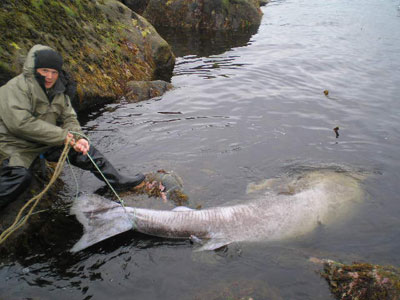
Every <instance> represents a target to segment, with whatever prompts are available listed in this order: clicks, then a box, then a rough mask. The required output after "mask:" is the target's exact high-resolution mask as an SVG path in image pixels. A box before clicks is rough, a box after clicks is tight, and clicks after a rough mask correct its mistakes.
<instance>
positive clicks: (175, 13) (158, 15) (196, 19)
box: [143, 0, 262, 30]
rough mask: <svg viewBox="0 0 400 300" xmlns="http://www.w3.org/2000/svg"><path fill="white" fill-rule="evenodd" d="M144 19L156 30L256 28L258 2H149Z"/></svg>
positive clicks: (160, 0) (258, 12)
mask: <svg viewBox="0 0 400 300" xmlns="http://www.w3.org/2000/svg"><path fill="white" fill-rule="evenodd" d="M143 16H144V17H145V18H146V19H147V20H149V22H150V23H152V24H153V25H154V26H155V27H156V28H158V27H170V28H179V29H197V30H198V29H202V30H242V29H246V28H250V27H254V26H256V27H258V26H259V25H260V23H261V18H262V12H261V9H260V1H259V0H168V1H165V0H149V3H148V5H147V7H146V9H145V10H144V12H143Z"/></svg>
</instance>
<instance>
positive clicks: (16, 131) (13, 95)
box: [0, 45, 81, 168]
mask: <svg viewBox="0 0 400 300" xmlns="http://www.w3.org/2000/svg"><path fill="white" fill-rule="evenodd" d="M44 49H51V48H50V47H48V46H43V45H35V46H33V47H32V48H31V50H30V51H29V53H28V55H27V57H26V61H25V64H24V67H23V72H22V74H20V75H18V76H16V77H14V78H13V79H11V80H10V81H9V82H7V84H5V85H3V86H2V87H0V157H1V156H3V158H9V164H8V165H9V166H22V167H25V168H29V167H30V165H31V164H32V162H33V161H34V160H35V158H36V157H37V156H38V155H39V154H40V153H42V152H44V151H46V150H48V149H49V148H51V147H53V146H61V145H63V143H64V140H65V138H66V136H67V133H68V131H76V132H81V127H80V125H79V122H78V120H77V116H76V113H75V111H74V109H73V108H72V105H71V101H70V99H69V97H68V96H67V95H66V94H65V93H64V91H65V87H64V85H63V84H62V83H61V82H59V81H60V78H59V79H58V80H57V82H56V84H55V85H54V87H55V86H57V87H58V88H57V90H56V92H55V96H54V98H53V100H52V101H51V103H50V101H49V98H48V96H47V95H46V93H45V91H44V90H43V88H42V87H41V86H40V85H39V82H38V81H37V80H36V78H35V53H36V52H37V51H40V50H44Z"/></svg>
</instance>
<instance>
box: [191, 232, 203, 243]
mask: <svg viewBox="0 0 400 300" xmlns="http://www.w3.org/2000/svg"><path fill="white" fill-rule="evenodd" d="M189 239H190V241H191V242H192V243H193V244H199V245H203V244H204V242H203V240H202V239H200V238H198V237H197V236H195V235H193V234H192V235H191V236H190V237H189Z"/></svg>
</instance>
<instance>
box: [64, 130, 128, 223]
mask: <svg viewBox="0 0 400 300" xmlns="http://www.w3.org/2000/svg"><path fill="white" fill-rule="evenodd" d="M70 132H71V133H72V134H74V135H79V136H81V137H83V138H85V139H86V140H88V142H89V144H90V140H89V138H88V137H87V136H86V135H84V134H83V133H80V132H75V131H70ZM87 156H88V157H89V159H90V161H91V162H92V164H93V165H94V166H95V168H96V170H97V171H98V172H99V174H100V175H101V177H103V180H104V182H105V183H106V184H107V185H108V186H109V188H110V189H111V191H112V192H113V193H114V195H115V196H116V197H117V199H118V202H119V203H120V204H121V206H122V208H123V210H124V212H125V214H126V216H127V218H128V219H129V221H130V222H131V224H132V229H135V228H136V224H135V221H134V218H135V215H136V210H135V209H133V218H130V217H129V214H128V211H127V210H126V207H125V203H124V200H122V199H121V197H120V196H119V195H118V193H117V192H116V191H115V189H114V188H113V186H112V185H111V183H110V182H109V181H108V179H107V178H106V177H105V176H104V174H103V172H101V170H100V168H99V166H98V165H97V164H96V162H95V161H94V160H93V158H92V157H91V156H90V154H89V153H87Z"/></svg>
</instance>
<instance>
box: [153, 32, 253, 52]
mask: <svg viewBox="0 0 400 300" xmlns="http://www.w3.org/2000/svg"><path fill="white" fill-rule="evenodd" d="M257 30H258V27H250V28H248V29H247V30H239V31H188V30H179V29H171V28H165V27H164V28H163V27H161V28H157V32H158V33H159V34H160V35H161V36H162V37H163V38H164V39H165V40H166V41H167V42H168V43H169V44H170V45H171V46H172V51H173V52H174V54H175V56H177V57H184V56H188V55H196V56H197V57H208V56H211V55H218V54H221V53H224V52H226V51H228V50H230V49H232V48H236V47H245V46H248V45H250V44H251V40H250V39H251V37H252V36H253V35H254V34H255V33H257Z"/></svg>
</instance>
